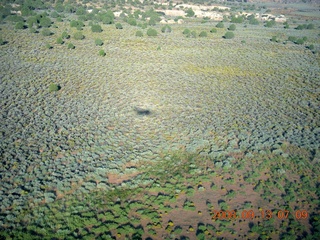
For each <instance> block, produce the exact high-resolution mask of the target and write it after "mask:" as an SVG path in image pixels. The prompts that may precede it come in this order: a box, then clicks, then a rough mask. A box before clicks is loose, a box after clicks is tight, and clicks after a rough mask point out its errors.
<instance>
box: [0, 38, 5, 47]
mask: <svg viewBox="0 0 320 240" xmlns="http://www.w3.org/2000/svg"><path fill="white" fill-rule="evenodd" d="M4 44H5V41H4V40H3V39H2V38H0V46H1V45H4Z"/></svg>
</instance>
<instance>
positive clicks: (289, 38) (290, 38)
mask: <svg viewBox="0 0 320 240" xmlns="http://www.w3.org/2000/svg"><path fill="white" fill-rule="evenodd" d="M296 40H297V38H296V37H294V36H289V37H288V41H290V42H295V41H296Z"/></svg>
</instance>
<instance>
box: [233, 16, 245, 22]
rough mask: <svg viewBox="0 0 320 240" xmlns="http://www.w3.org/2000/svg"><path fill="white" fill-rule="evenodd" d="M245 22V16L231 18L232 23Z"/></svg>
mask: <svg viewBox="0 0 320 240" xmlns="http://www.w3.org/2000/svg"><path fill="white" fill-rule="evenodd" d="M243 21H244V16H238V17H236V16H231V21H230V22H232V23H243Z"/></svg>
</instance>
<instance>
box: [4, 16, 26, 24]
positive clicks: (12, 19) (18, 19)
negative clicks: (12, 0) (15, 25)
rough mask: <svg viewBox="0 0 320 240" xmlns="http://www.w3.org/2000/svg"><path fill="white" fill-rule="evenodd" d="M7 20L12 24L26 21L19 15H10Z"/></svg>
mask: <svg viewBox="0 0 320 240" xmlns="http://www.w3.org/2000/svg"><path fill="white" fill-rule="evenodd" d="M6 20H8V21H10V22H23V21H24V19H23V17H21V16H17V15H9V16H8V17H7V18H6Z"/></svg>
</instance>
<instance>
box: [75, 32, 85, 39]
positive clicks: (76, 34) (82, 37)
mask: <svg viewBox="0 0 320 240" xmlns="http://www.w3.org/2000/svg"><path fill="white" fill-rule="evenodd" d="M73 37H74V39H76V40H82V39H84V35H83V34H82V32H76V33H75V34H74V35H73Z"/></svg>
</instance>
